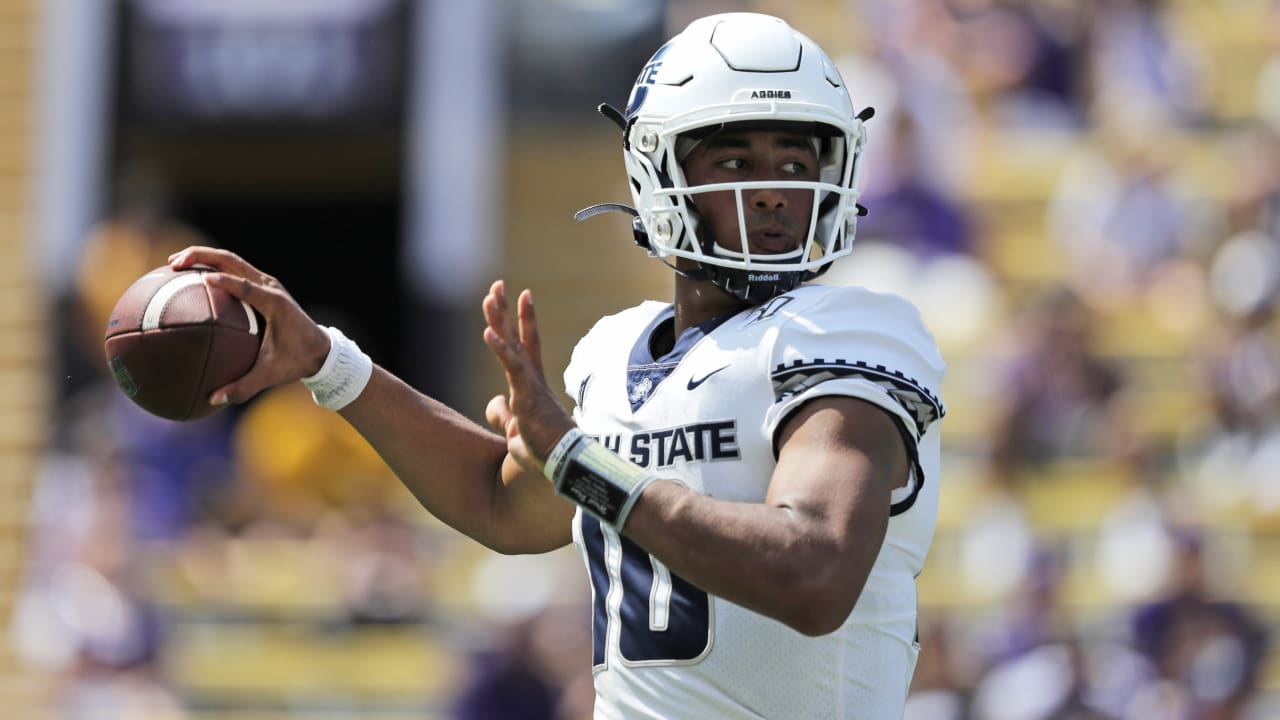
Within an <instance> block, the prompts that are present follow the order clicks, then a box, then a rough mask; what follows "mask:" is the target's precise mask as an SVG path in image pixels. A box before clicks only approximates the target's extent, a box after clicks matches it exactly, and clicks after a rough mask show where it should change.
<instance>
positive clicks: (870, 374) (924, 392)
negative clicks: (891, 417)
mask: <svg viewBox="0 0 1280 720" xmlns="http://www.w3.org/2000/svg"><path fill="white" fill-rule="evenodd" d="M850 376H855V377H859V378H862V379H865V380H867V381H869V382H872V383H875V384H876V385H878V386H880V387H881V388H883V389H884V391H885V392H887V393H888V394H889V396H890V397H892V398H893V399H894V401H896V402H897V403H898V404H899V405H900V406H902V408H903V409H904V410H906V411H907V414H908V415H909V416H910V417H911V418H913V419H914V422H915V430H916V437H920V436H922V435H924V432H925V430H926V429H927V428H928V427H929V425H930V424H931V423H933V422H934V421H935V420H938V419H940V418H942V417H945V416H946V414H947V410H946V407H945V406H943V404H942V401H941V400H939V399H938V397H937V396H936V395H934V394H933V393H931V392H929V390H928V388H926V387H925V386H924V385H922V384H921V383H919V382H918V381H916V380H915V379H913V378H909V377H907V376H906V375H903V374H902V373H901V372H897V371H893V370H889V369H887V368H886V367H885V366H883V365H868V364H867V363H864V362H861V361H856V362H848V361H846V360H834V361H827V360H822V359H817V360H809V361H806V360H796V361H795V362H793V363H791V364H790V365H779V366H777V367H776V368H774V370H773V373H772V379H773V394H774V397H775V399H776V400H779V401H781V400H782V399H784V398H786V397H789V396H791V395H795V394H797V393H802V392H805V391H806V390H809V389H810V388H813V387H815V386H817V385H820V384H821V383H824V382H826V381H828V380H835V379H837V378H846V377H850Z"/></svg>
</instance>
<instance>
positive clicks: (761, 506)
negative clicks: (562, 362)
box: [172, 13, 945, 719]
mask: <svg viewBox="0 0 1280 720" xmlns="http://www.w3.org/2000/svg"><path fill="white" fill-rule="evenodd" d="M602 111H603V112H604V113H605V114H606V115H608V116H610V117H611V118H612V119H614V120H615V121H616V122H618V124H619V125H621V127H622V131H623V137H622V145H623V153H624V159H625V165H626V171H627V174H628V176H629V179H630V186H631V188H632V192H633V197H634V201H635V208H634V209H631V208H625V207H624V206H618V205H609V206H599V207H597V208H593V209H590V210H589V211H588V212H586V213H584V215H587V216H589V215H590V214H593V213H594V212H597V211H599V210H602V209H620V208H621V209H626V210H628V211H631V212H633V213H634V214H635V215H636V218H635V222H634V228H635V235H636V240H637V242H639V243H640V244H641V246H642V247H644V248H645V249H646V250H648V252H649V253H650V254H651V255H653V256H656V257H657V258H659V259H661V260H662V261H663V262H666V263H668V264H669V265H671V267H672V268H673V270H674V274H675V277H674V296H673V298H672V300H673V301H672V302H667V303H662V302H646V303H643V304H641V305H639V306H637V307H634V308H631V309H629V310H626V311H624V312H621V313H619V314H617V315H613V316H609V317H605V318H603V319H601V320H600V321H599V322H598V323H597V324H596V325H595V326H594V327H593V328H592V329H591V330H590V331H589V332H588V333H587V335H586V336H585V337H583V338H582V340H581V341H580V342H579V343H578V345H577V347H576V348H575V350H574V352H573V356H572V359H571V361H570V363H569V366H568V368H567V369H566V370H565V373H564V381H565V387H566V389H567V391H568V392H569V394H570V395H571V396H573V397H574V398H576V406H575V407H574V408H573V409H572V413H570V412H568V411H566V410H565V409H564V408H563V407H562V406H561V405H560V404H559V403H558V401H557V399H556V394H555V393H554V392H553V391H552V390H551V387H550V385H549V384H548V382H547V380H546V377H545V374H544V371H543V368H542V364H541V348H540V341H539V338H538V331H537V320H536V318H535V313H534V305H533V297H532V295H531V294H530V292H529V291H528V290H525V291H524V292H522V293H520V295H519V296H518V297H517V298H515V299H514V303H512V302H511V299H510V298H509V297H508V294H507V291H506V288H505V286H504V285H503V283H502V282H501V281H498V282H495V283H494V284H493V286H492V287H491V288H490V291H489V293H488V295H487V296H486V297H485V299H484V303H483V307H484V313H485V318H486V320H487V323H488V327H487V328H486V329H485V332H484V340H485V342H486V343H487V344H488V346H489V348H490V349H491V350H492V352H493V353H494V355H495V356H496V357H497V359H498V361H499V362H500V363H501V365H502V367H503V368H504V369H505V371H506V376H507V381H508V384H509V394H507V395H504V396H498V397H495V398H494V399H493V400H492V401H491V402H490V403H489V406H488V408H487V410H486V416H487V418H488V420H489V422H490V423H491V424H492V425H493V427H494V428H495V429H496V430H497V431H498V432H497V434H495V433H491V432H488V431H486V430H485V429H483V428H481V427H478V426H476V425H474V424H472V423H470V422H469V421H468V420H466V419H465V418H464V417H463V416H461V415H460V414H458V413H456V412H454V411H452V410H450V409H449V408H447V407H445V406H443V405H442V404H440V403H438V402H436V401H434V400H432V399H431V398H428V397H424V396H422V395H420V394H418V393H417V392H416V391H414V390H413V389H411V388H410V387H409V386H407V385H406V384H404V383H403V382H401V381H400V380H398V379H397V378H395V377H394V376H392V375H391V374H389V373H387V372H386V371H384V370H382V369H380V368H377V367H375V366H374V365H373V363H372V362H370V360H369V358H368V357H367V356H366V355H365V354H364V353H362V352H361V351H360V350H359V348H357V347H356V346H355V344H354V343H352V342H351V341H350V340H348V339H346V338H345V337H344V336H343V335H342V333H341V332H339V331H337V330H336V329H334V328H321V327H320V326H318V325H316V324H315V323H314V322H312V321H311V320H310V319H309V318H308V317H307V316H306V315H305V313H304V312H303V311H302V310H301V309H300V308H299V307H298V306H297V304H296V303H295V302H294V301H293V300H292V298H291V297H290V296H289V295H288V293H287V292H286V291H285V290H284V288H282V287H280V285H279V283H278V282H276V281H275V280H274V279H272V278H271V277H269V276H267V275H264V274H263V273H261V272H260V271H259V270H257V269H255V268H254V267H252V266H251V265H249V264H248V263H246V262H245V261H244V260H242V259H240V258H238V257H236V256H234V255H232V254H230V253H226V252H223V251H218V250H212V249H208V248H190V249H188V250H186V251H184V252H183V253H180V254H178V255H175V256H174V258H173V260H172V262H173V265H174V266H175V267H185V266H189V265H191V264H194V263H205V264H208V265H212V266H214V267H215V268H217V269H219V270H221V271H222V272H221V273H219V274H211V275H210V276H209V282H210V283H211V284H213V285H216V286H218V287H222V288H225V289H227V290H228V291H230V292H232V293H233V294H235V295H237V296H238V297H240V298H242V299H243V300H245V301H246V302H248V303H250V304H252V305H254V306H255V307H256V308H258V310H259V311H261V312H262V314H263V315H264V316H265V317H266V318H267V328H268V329H267V333H266V336H265V338H264V343H263V347H262V351H261V355H260V357H259V360H258V364H257V365H256V366H255V367H254V369H253V370H252V371H251V372H250V373H249V374H248V375H246V376H245V377H244V378H242V379H241V380H238V381H236V382H235V383H233V384H231V385H229V386H227V387H226V388H223V389H221V390H219V391H217V392H215V393H214V396H213V397H212V398H211V401H212V402H215V403H225V402H241V401H244V400H246V399H248V398H250V397H252V396H253V395H254V394H256V393H257V392H258V391H260V390H262V389H263V388H265V387H269V386H271V385H275V384H279V383H282V382H288V381H292V380H296V379H302V380H303V382H305V383H306V384H307V385H308V387H310V388H311V390H312V393H313V395H314V397H315V399H316V401H317V402H318V403H320V404H321V405H323V406H325V407H330V408H333V409H337V410H339V411H340V412H341V413H342V415H343V417H345V418H346V419H347V420H348V421H349V422H350V423H351V424H352V425H353V426H355V427H356V428H357V429H358V430H359V431H360V432H361V433H363V435H364V436H365V437H366V438H367V439H368V440H369V442H370V443H371V444H372V445H373V447H375V448H376V449H377V450H378V451H379V453H381V455H382V457H383V458H384V459H386V461H387V462H388V463H389V464H390V466H391V467H392V468H393V469H394V470H395V471H396V472H397V474H398V475H399V477H400V478H401V479H402V480H403V482H404V483H405V484H406V485H407V486H408V487H409V488H410V489H411V490H412V491H413V492H414V494H415V495H416V496H417V498H418V499H419V500H420V501H421V502H422V504H423V505H424V506H425V507H426V508H427V509H428V510H430V511H431V512H432V513H434V514H435V515H437V516H438V517H439V518H440V519H442V520H443V521H445V522H447V523H449V524H450V525H452V526H453V527H455V528H457V529H459V530H460V531H462V532H464V533H466V534H468V535H470V536H471V537H473V538H475V539H477V540H478V541H480V542H482V543H484V544H485V545H487V546H489V547H491V548H493V549H496V550H499V551H501V552H507V553H538V552H545V551H549V550H552V549H555V548H559V547H562V546H564V545H566V544H567V543H569V542H573V543H575V544H576V545H577V547H578V548H579V550H580V551H581V554H582V558H583V561H584V563H585V565H586V569H587V572H588V576H589V578H590V582H591V587H592V595H593V597H592V599H593V607H594V620H593V633H594V652H593V659H592V662H593V670H594V673H595V684H596V708H595V714H596V717H598V718H642V717H643V718H650V717H661V718H699V719H701V718H762V717H763V718H900V717H902V713H903V703H904V700H905V697H906V694H907V689H908V685H909V684H910V680H911V675H912V672H913V669H914V667H915V660H916V654H917V650H918V648H917V646H916V645H915V620H916V594H915V582H914V578H915V576H916V575H917V574H919V573H920V571H921V569H922V568H923V565H924V561H925V555H926V553H927V550H928V547H929V544H930V541H931V538H932V534H933V529H934V524H935V516H936V510H937V501H938V486H939V425H940V423H939V420H940V419H941V418H942V416H943V415H944V408H943V405H942V402H941V400H940V397H939V385H940V383H941V381H942V376H943V373H944V371H945V365H944V363H943V361H942V358H941V357H940V355H939V352H938V350H937V348H936V345H935V343H934V341H933V339H932V337H931V336H930V334H929V332H928V330H926V328H925V327H924V325H923V324H922V322H921V319H920V316H919V314H918V313H917V311H916V310H915V309H914V308H913V307H912V306H911V305H910V304H909V303H908V302H907V301H905V300H904V299H902V298H899V297H896V296H892V295H884V294H876V293H873V292H870V291H867V290H864V289H859V288H839V287H825V286H819V285H813V284H805V283H806V282H807V281H809V280H812V279H814V278H816V277H817V276H818V275H820V274H821V273H822V272H823V271H824V270H825V269H827V267H829V265H830V264H831V263H832V262H833V261H835V260H836V259H838V258H839V257H841V256H843V255H846V254H848V252H849V250H850V243H851V242H852V240H853V236H854V229H855V225H856V220H857V217H858V214H859V213H860V212H861V209H860V208H859V206H858V205H857V202H856V201H857V190H856V182H857V177H858V167H859V158H860V156H861V153H862V150H863V147H864V143H865V138H866V135H865V133H864V129H863V122H864V121H865V120H866V119H868V118H869V117H870V112H869V111H863V112H861V113H856V114H855V112H854V108H853V105H852V103H851V101H850V95H849V89H848V88H847V87H846V86H845V84H844V81H843V80H842V79H841V77H840V74H839V72H838V71H837V70H836V67H835V65H834V64H833V63H832V62H831V60H830V59H829V58H828V57H827V55H826V54H825V53H824V52H823V51H822V50H821V49H820V48H819V47H818V46H817V45H815V44H814V43H813V42H812V41H811V40H809V39H808V38H807V37H805V36H803V35H801V34H800V33H798V32H796V31H795V30H793V29H792V28H791V27H790V26H788V25H787V24H786V23H785V22H783V21H782V20H779V19H777V18H773V17H769V16H764V15H757V14H749V13H732V14H725V15H716V16H711V17H706V18H702V19H700V20H697V21H695V22H693V23H692V24H691V25H690V26H689V27H688V28H687V29H686V30H684V32H682V33H680V34H679V35H678V36H676V37H675V38H673V39H672V40H671V41H670V42H668V43H667V44H666V45H664V46H663V47H662V48H660V49H659V50H658V51H657V52H656V53H655V54H654V56H653V58H652V59H651V60H650V62H649V63H648V64H647V65H646V66H645V67H644V68H643V70H642V71H641V73H640V76H639V78H638V79H637V81H636V84H635V86H634V88H633V89H632V92H631V96H630V100H629V103H628V107H627V108H626V109H625V110H624V111H617V110H612V109H609V108H602ZM512 305H514V308H513V307H512Z"/></svg>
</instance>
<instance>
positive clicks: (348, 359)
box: [302, 327, 373, 410]
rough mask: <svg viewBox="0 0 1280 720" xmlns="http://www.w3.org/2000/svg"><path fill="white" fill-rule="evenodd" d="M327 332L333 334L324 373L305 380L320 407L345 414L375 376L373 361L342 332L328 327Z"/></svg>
mask: <svg viewBox="0 0 1280 720" xmlns="http://www.w3.org/2000/svg"><path fill="white" fill-rule="evenodd" d="M324 331H325V332H326V333H328V334H329V354H328V355H326V356H325V358H324V364H323V365H321V366H320V370H319V371H318V372H316V374H315V375H312V376H311V377H304V378H302V384H303V385H306V386H307V389H308V390H310V391H311V397H312V398H313V399H314V400H315V401H316V404H317V405H319V406H320V407H322V408H328V409H329V410H341V409H342V408H344V407H346V406H347V404H348V403H350V402H351V401H352V400H355V399H356V398H357V397H360V393H362V392H364V388H365V386H366V385H368V384H369V378H370V377H372V376H373V360H371V359H370V358H369V356H368V355H366V354H365V353H364V351H362V350H361V349H360V346H359V345H356V344H355V341H353V340H351V339H349V338H347V336H346V335H343V334H342V331H341V330H339V329H338V328H335V327H326V328H324Z"/></svg>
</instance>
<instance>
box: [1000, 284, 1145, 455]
mask: <svg viewBox="0 0 1280 720" xmlns="http://www.w3.org/2000/svg"><path fill="white" fill-rule="evenodd" d="M1093 323H1094V317H1093V315H1092V312H1091V311H1090V310H1089V308H1087V307H1086V306H1085V305H1084V304H1083V303H1081V301H1080V299H1079V297H1078V296H1077V295H1076V294H1075V293H1074V292H1072V291H1071V290H1069V289H1066V288H1056V289H1054V290H1051V291H1050V292H1048V293H1046V294H1045V295H1044V296H1043V297H1040V298H1039V299H1038V300H1037V301H1036V302H1034V303H1033V304H1032V305H1031V307H1030V309H1029V310H1028V311H1027V313H1026V314H1025V316H1024V317H1023V318H1022V319H1021V323H1020V324H1019V325H1018V330H1019V332H1018V334H1017V340H1016V342H1017V343H1018V345H1017V347H1016V348H1015V349H1014V356H1013V358H1012V359H1011V361H1010V362H1009V364H1008V365H1007V366H1006V368H1005V369H1004V371H1003V373H1002V378H1003V380H1002V381H1001V383H1000V385H999V387H1000V397H999V400H1001V401H1002V407H1001V408H1000V410H999V411H998V412H999V417H998V419H997V421H996V428H995V433H994V439H993V441H992V443H993V447H992V469H993V472H994V473H995V475H996V476H997V477H998V478H1001V479H1004V480H1009V479H1012V478H1013V477H1014V476H1016V475H1017V474H1018V473H1019V472H1021V471H1022V470H1025V469H1027V468H1032V467H1036V466H1039V465H1043V464H1045V463H1049V462H1052V461H1054V460H1056V459H1061V458H1073V457H1075V458H1078V457H1106V456H1115V455H1117V454H1118V453H1120V452H1121V451H1122V448H1123V445H1119V446H1118V445H1117V442H1118V441H1121V440H1123V438H1124V436H1125V435H1126V433H1125V432H1124V428H1123V423H1122V420H1121V418H1120V416H1119V409H1118V400H1119V398H1120V392H1121V390H1122V388H1123V384H1124V379H1123V376H1122V375H1121V373H1120V371H1119V370H1118V369H1117V368H1116V367H1115V366H1114V365H1113V364H1111V363H1109V362H1108V361H1106V360H1104V359H1103V358H1102V357H1101V356H1100V355H1099V354H1098V353H1097V351H1096V350H1095V349H1094V347H1093V344H1092V340H1093V339H1092V333H1093Z"/></svg>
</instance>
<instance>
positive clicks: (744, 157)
mask: <svg viewBox="0 0 1280 720" xmlns="http://www.w3.org/2000/svg"><path fill="white" fill-rule="evenodd" d="M682 165H683V168H684V174H685V179H686V181H687V182H688V184H689V186H690V187H693V186H696V185H708V184H712V183H728V182H748V181H768V180H805V181H816V180H818V174H819V168H818V157H817V153H816V151H815V149H814V146H813V142H812V140H811V138H810V136H808V135H804V134H802V133H797V132H789V131H785V130H748V131H738V132H734V131H732V130H729V131H724V132H721V133H717V134H715V135H712V136H710V137H707V138H705V139H703V140H702V141H701V142H699V143H698V144H697V145H695V146H694V148H693V150H692V151H691V152H690V153H689V156H688V157H686V158H685V160H684V163H683V164H682ZM813 195H814V193H813V191H812V190H804V189H787V190H782V189H778V188H757V189H750V190H743V191H742V205H743V217H745V219H746V225H747V228H746V230H747V242H748V244H749V245H750V250H751V252H752V253H760V254H766V255H771V254H776V253H782V252H787V251H789V250H794V249H796V248H797V247H800V245H801V243H803V242H804V240H805V238H806V237H807V236H808V233H809V219H810V215H811V213H812V212H813V201H814V197H813ZM693 202H694V204H695V205H696V206H697V210H698V216H699V218H700V219H701V225H700V229H699V234H700V235H701V236H702V237H703V239H708V240H712V241H714V242H715V243H716V244H718V245H719V246H721V247H723V248H725V249H727V250H733V251H736V252H742V236H741V233H740V230H739V227H738V204H737V199H736V198H735V194H734V191H732V190H725V191H716V192H708V193H698V194H695V195H694V196H693Z"/></svg>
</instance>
